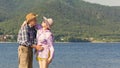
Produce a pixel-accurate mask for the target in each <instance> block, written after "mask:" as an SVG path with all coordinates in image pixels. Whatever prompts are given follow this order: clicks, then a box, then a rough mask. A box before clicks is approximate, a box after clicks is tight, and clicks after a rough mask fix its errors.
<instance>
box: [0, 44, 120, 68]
mask: <svg viewBox="0 0 120 68" xmlns="http://www.w3.org/2000/svg"><path fill="white" fill-rule="evenodd" d="M17 47H18V46H17V44H16V43H9V44H8V43H0V68H17V66H18V64H17V63H18V61H17ZM33 65H34V67H33V68H38V64H37V62H36V60H35V59H34V64H33ZM50 68H120V43H101V44H99V43H56V44H55V58H54V60H53V62H52V64H51V65H50Z"/></svg>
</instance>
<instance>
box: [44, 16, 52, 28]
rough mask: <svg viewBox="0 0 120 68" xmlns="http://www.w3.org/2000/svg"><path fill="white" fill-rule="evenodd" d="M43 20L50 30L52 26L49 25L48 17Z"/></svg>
mask: <svg viewBox="0 0 120 68" xmlns="http://www.w3.org/2000/svg"><path fill="white" fill-rule="evenodd" d="M43 20H44V22H45V23H46V24H47V26H48V28H49V29H51V27H50V25H49V23H48V19H47V18H46V17H43Z"/></svg>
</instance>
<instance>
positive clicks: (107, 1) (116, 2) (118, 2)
mask: <svg viewBox="0 0 120 68" xmlns="http://www.w3.org/2000/svg"><path fill="white" fill-rule="evenodd" d="M84 1H88V2H91V3H98V4H101V5H108V6H120V0H84Z"/></svg>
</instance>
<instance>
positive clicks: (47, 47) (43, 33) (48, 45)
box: [36, 25, 54, 58]
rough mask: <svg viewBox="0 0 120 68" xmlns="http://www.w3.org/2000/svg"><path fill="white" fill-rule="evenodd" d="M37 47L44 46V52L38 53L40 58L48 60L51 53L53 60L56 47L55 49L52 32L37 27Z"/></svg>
mask: <svg viewBox="0 0 120 68" xmlns="http://www.w3.org/2000/svg"><path fill="white" fill-rule="evenodd" d="M36 28H37V29H38V30H37V45H42V47H43V48H44V50H43V51H38V57H40V58H48V57H49V55H48V53H49V51H50V57H51V58H53V55H54V47H53V34H52V32H51V31H50V30H44V29H43V28H42V27H41V26H40V25H37V26H36Z"/></svg>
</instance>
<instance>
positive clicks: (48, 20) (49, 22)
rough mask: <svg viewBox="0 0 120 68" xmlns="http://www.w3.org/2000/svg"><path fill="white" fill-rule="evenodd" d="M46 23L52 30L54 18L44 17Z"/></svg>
mask: <svg viewBox="0 0 120 68" xmlns="http://www.w3.org/2000/svg"><path fill="white" fill-rule="evenodd" d="M43 19H44V22H45V23H46V24H47V26H48V28H49V29H51V26H52V25H53V19H52V18H46V17H43Z"/></svg>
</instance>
